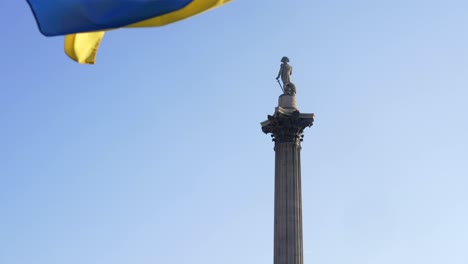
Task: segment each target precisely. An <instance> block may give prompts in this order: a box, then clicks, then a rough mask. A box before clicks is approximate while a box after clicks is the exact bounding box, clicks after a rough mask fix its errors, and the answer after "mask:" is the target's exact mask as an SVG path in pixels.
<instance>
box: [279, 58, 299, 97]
mask: <svg viewBox="0 0 468 264" xmlns="http://www.w3.org/2000/svg"><path fill="white" fill-rule="evenodd" d="M281 62H282V64H281V66H280V70H279V72H278V76H277V77H276V80H277V81H278V83H279V78H280V77H281V81H282V82H283V86H281V84H280V87H281V89H282V90H283V92H284V94H289V95H295V94H296V86H295V85H294V84H293V83H292V82H291V75H292V66H291V65H289V64H288V62H289V58H288V57H283V58H281Z"/></svg>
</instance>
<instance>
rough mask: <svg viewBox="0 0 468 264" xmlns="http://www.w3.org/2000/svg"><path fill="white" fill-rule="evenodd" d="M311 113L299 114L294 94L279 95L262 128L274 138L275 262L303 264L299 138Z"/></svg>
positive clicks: (311, 120)
mask: <svg viewBox="0 0 468 264" xmlns="http://www.w3.org/2000/svg"><path fill="white" fill-rule="evenodd" d="M313 121H314V114H302V113H300V112H299V110H298V109H297V104H296V98H295V96H294V95H286V94H284V95H281V96H280V98H279V100H278V107H277V108H276V110H275V113H274V114H273V115H272V116H268V120H266V121H264V122H262V123H261V125H262V131H263V132H264V133H267V134H268V133H270V134H271V136H272V138H273V141H274V142H275V223H274V232H275V234H274V239H275V241H274V264H303V263H304V252H303V244H302V243H303V238H302V193H301V192H302V191H301V142H302V138H303V136H304V135H303V132H304V129H305V128H306V127H310V126H312V124H313Z"/></svg>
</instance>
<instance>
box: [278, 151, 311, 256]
mask: <svg viewBox="0 0 468 264" xmlns="http://www.w3.org/2000/svg"><path fill="white" fill-rule="evenodd" d="M300 151H301V147H300V145H299V144H296V143H276V144H275V223H274V232H275V233H274V264H303V262H304V261H303V259H304V258H303V245H302V195H301V166H300V160H301V157H300Z"/></svg>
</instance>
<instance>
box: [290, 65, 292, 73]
mask: <svg viewBox="0 0 468 264" xmlns="http://www.w3.org/2000/svg"><path fill="white" fill-rule="evenodd" d="M290 75H292V66H291V74H290Z"/></svg>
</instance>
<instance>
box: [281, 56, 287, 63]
mask: <svg viewBox="0 0 468 264" xmlns="http://www.w3.org/2000/svg"><path fill="white" fill-rule="evenodd" d="M281 62H289V58H288V57H286V56H284V57H283V58H281Z"/></svg>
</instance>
